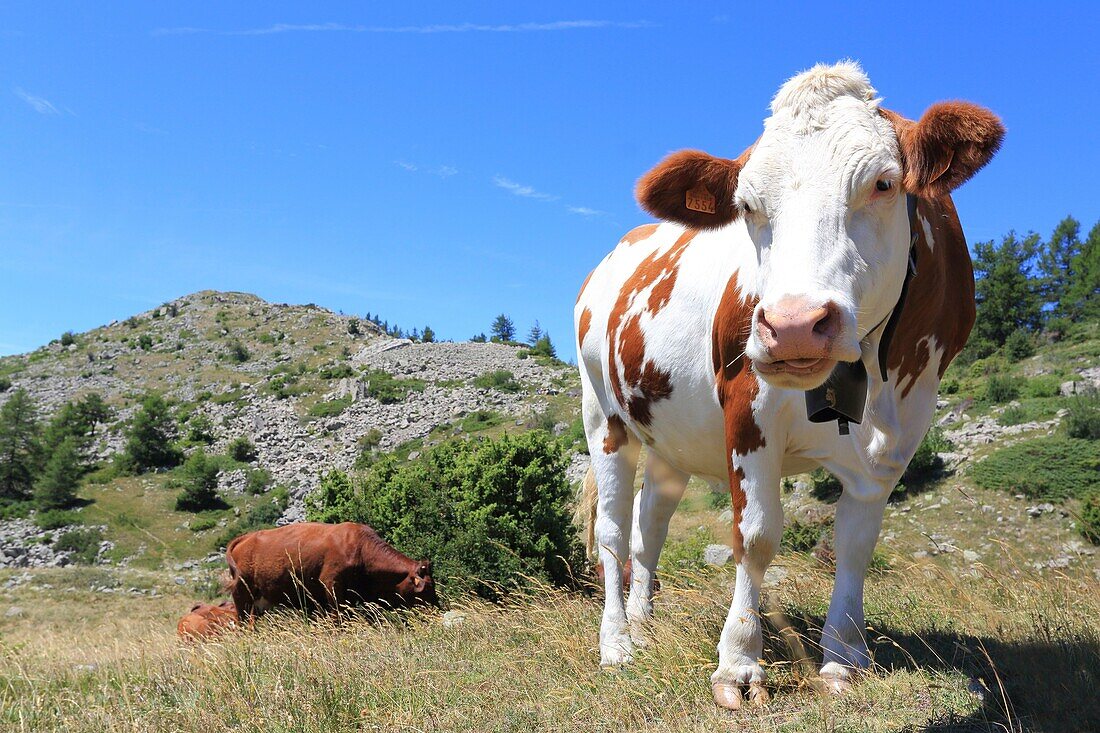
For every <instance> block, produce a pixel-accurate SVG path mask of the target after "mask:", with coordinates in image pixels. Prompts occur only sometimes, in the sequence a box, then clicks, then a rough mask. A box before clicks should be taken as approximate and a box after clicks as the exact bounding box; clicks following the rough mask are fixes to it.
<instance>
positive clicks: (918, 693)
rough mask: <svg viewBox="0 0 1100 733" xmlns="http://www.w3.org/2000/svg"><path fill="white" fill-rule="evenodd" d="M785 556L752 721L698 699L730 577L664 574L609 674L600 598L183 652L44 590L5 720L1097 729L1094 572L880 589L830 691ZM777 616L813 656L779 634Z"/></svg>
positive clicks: (800, 571)
mask: <svg viewBox="0 0 1100 733" xmlns="http://www.w3.org/2000/svg"><path fill="white" fill-rule="evenodd" d="M780 563H781V564H784V565H785V566H786V569H787V571H788V574H787V577H786V579H785V580H784V581H783V582H782V583H781V584H780V585H779V586H778V587H776V588H773V589H770V590H769V591H768V593H767V608H768V609H770V610H771V611H772V612H770V613H769V614H768V619H769V626H770V629H771V632H770V634H769V638H768V639H767V645H766V652H765V656H766V661H767V663H768V665H769V667H770V673H771V676H772V679H771V688H772V693H773V698H774V699H773V702H772V703H771V704H770V705H769V707H767V708H766V709H764V710H760V711H755V710H754V711H742V712H740V713H727V712H725V711H719V710H716V709H715V708H714V706H713V704H712V703H711V700H710V690H709V685H708V675H709V673H710V671H711V670H712V668H713V665H714V643H715V641H716V639H717V636H718V631H719V629H720V626H721V623H722V619H723V617H724V614H725V611H726V607H727V598H728V596H727V593H728V590H727V588H728V584H729V582H730V575H729V574H728V573H727V572H724V571H721V572H716V573H711V574H704V575H678V576H676V575H674V576H666V578H665V579H664V580H665V582H664V590H663V591H662V593H661V596H660V598H659V601H658V606H657V608H658V611H657V618H656V620H655V622H654V623H653V626H652V637H653V643H652V644H651V646H650V647H649V648H648V649H647V650H645V651H643V652H641V653H640V654H639V655H638V658H637V660H636V662H635V663H634V664H633V665H631V666H629V667H628V668H625V669H623V670H621V671H619V672H616V673H607V672H601V671H600V670H599V669H598V667H597V659H598V655H597V653H596V650H595V648H594V647H595V641H596V638H597V628H598V623H599V602H598V599H595V598H590V597H585V596H582V595H576V594H564V593H559V592H555V591H551V590H542V591H540V592H537V593H536V594H534V595H533V596H532V597H530V598H527V599H521V600H516V601H515V602H514V603H512V604H511V605H510V606H508V607H498V606H491V605H486V604H483V603H477V602H472V601H470V602H465V603H455V606H456V607H461V608H462V609H463V610H465V611H466V612H467V614H468V618H467V621H466V622H465V623H463V624H461V625H459V626H456V627H453V628H445V627H444V626H443V625H442V624H441V623H440V621H439V618H438V615H415V616H410V617H408V618H405V619H398V620H394V619H390V620H387V621H384V622H380V623H378V622H370V621H366V620H362V619H359V620H348V621H344V622H342V623H335V624H334V623H328V622H316V621H315V622H313V623H308V622H306V621H304V620H302V619H301V618H298V617H296V616H294V615H289V614H288V615H282V616H277V617H268V618H267V619H265V620H264V621H263V622H262V623H261V624H260V625H259V626H258V628H257V630H256V631H255V632H251V633H249V632H245V633H240V634H236V635H233V636H230V637H226V638H225V639H224V640H222V641H220V642H217V643H210V644H206V645H203V646H200V647H198V648H195V649H181V648H180V647H178V646H177V645H176V644H175V642H174V639H173V638H172V633H173V630H174V627H173V621H174V615H175V614H178V613H182V611H183V609H184V608H185V606H186V601H185V600H184V599H183V598H182V597H176V598H172V599H157V598H153V599H150V598H137V599H122V598H118V599H111V600H110V601H103V600H102V599H99V600H94V601H93V599H92V598H90V597H86V596H83V595H80V594H66V593H53V592H51V593H49V594H46V593H39V594H38V596H39V600H40V602H39V603H37V604H36V605H35V606H34V607H33V608H32V607H30V604H29V603H28V604H27V606H28V613H27V615H26V617H25V618H20V619H15V620H11V619H5V620H4V625H3V627H0V628H3V631H4V636H3V639H4V641H3V644H2V645H0V726H3V727H4V728H5V729H10V730H20V731H48V730H64V731H116V730H117V731H123V730H125V731H209V730H227V729H233V730H243V731H322V730H324V731H328V730H386V731H390V730H425V731H426V730H433V731H435V730H439V731H449V730H456V731H458V730H461V731H467V730H478V731H489V730H492V731H498V730H499V731H521V730H532V731H534V730H539V731H556V730H561V731H565V730H586V731H588V730H592V731H603V730H608V731H610V730H652V731H696V730H716V729H717V730H733V729H736V730H749V731H807V732H808V731H815V732H816V731H918V730H928V731H956V730H958V731H963V730H973V731H1005V730H1013V731H1015V730H1026V731H1052V732H1053V731H1058V732H1059V733H1060V732H1062V731H1086V730H1094V729H1095V727H1094V724H1095V722H1096V721H1098V720H1100V699H1098V697H1097V695H1096V689H1097V684H1098V682H1100V641H1098V640H1100V587H1098V584H1097V582H1096V581H1095V579H1093V578H1091V577H1086V576H1084V575H1080V576H1072V577H1071V576H1065V575H1053V574H1046V575H1039V574H1036V573H1034V572H1032V573H1030V574H1029V573H1028V572H1025V571H1020V572H1019V573H1018V574H1017V575H1016V577H1011V574H1006V573H997V574H996V575H994V574H993V573H983V572H980V571H979V572H978V573H977V574H976V575H974V576H972V577H957V576H955V575H951V574H948V573H945V572H944V571H942V570H941V569H939V568H937V567H936V566H935V565H932V564H920V565H913V566H909V567H904V568H900V569H896V570H894V571H891V572H888V573H885V574H882V575H876V576H873V577H872V578H871V580H870V582H869V585H868V593H867V610H868V623H869V626H870V627H871V628H872V631H871V636H872V639H873V648H874V654H875V660H876V665H877V666H878V669H877V670H876V674H875V675H872V676H869V677H867V678H866V679H864V680H863V681H862V682H860V683H859V684H858V685H857V686H856V687H855V688H854V690H853V691H852V692H851V693H850V694H848V695H846V696H844V697H842V698H830V697H824V696H822V695H820V694H818V693H817V692H816V691H815V687H814V685H813V672H812V671H813V668H814V667H815V666H816V664H818V663H819V661H820V655H819V652H818V651H817V649H816V643H817V640H818V639H819V631H818V630H817V629H818V628H819V627H820V625H821V622H822V620H823V617H824V612H825V609H826V606H827V603H828V594H829V590H830V585H831V578H830V576H829V574H828V573H827V572H826V571H824V570H823V569H822V568H820V567H819V566H816V565H814V564H813V562H812V561H811V560H808V559H806V558H802V557H794V556H782V557H781V558H780ZM22 592H23V593H24V594H27V593H29V591H22ZM28 599H29V597H28ZM19 600H20V601H21V602H26V601H25V600H24V599H19ZM104 604H106V605H104ZM111 604H115V605H111ZM124 604H130V605H133V606H138V608H131V609H130V612H129V616H128V618H129V619H131V620H130V621H128V622H127V624H126V628H125V630H123V629H120V628H119V625H118V624H117V623H112V621H111V618H112V616H113V615H114V613H116V612H118V613H121V612H122V606H123V605H124ZM173 604H178V606H177V607H176V611H175V612H174V613H173V612H171V611H170V608H169V606H172V605H173ZM66 613H67V614H68V617H69V619H70V622H69V623H68V624H66V623H63V622H62V621H61V619H62V618H63V617H64V615H65V614H66ZM170 613H171V617H169V618H166V616H168V615H169V614H170ZM784 618H789V619H790V624H791V626H790V628H788V629H787V630H786V631H785V633H786V634H788V635H790V634H792V633H797V634H799V637H798V638H799V639H800V641H801V644H800V645H801V646H803V647H805V648H806V649H807V650H808V652H809V656H810V657H811V658H812V661H811V662H808V663H799V661H798V657H799V656H801V654H800V653H798V652H797V651H793V650H792V646H791V645H789V644H788V643H786V642H785V641H784V635H783V633H780V632H781V629H780V627H781V626H783V625H784V624H783V621H782V619H784ZM794 646H795V648H797V646H799V645H798V644H796V645H794ZM88 664H94V667H92V668H88V667H87V666H83V665H88ZM972 679H980V680H982V681H983V683H984V684H985V686H986V687H987V688H988V692H987V693H986V694H985V701H984V703H983V702H982V700H981V699H980V698H979V697H978V696H977V695H975V694H973V693H971V692H969V691H968V689H967V688H968V685H970V684H972V682H971V680H972Z"/></svg>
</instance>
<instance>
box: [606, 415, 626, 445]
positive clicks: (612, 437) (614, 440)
mask: <svg viewBox="0 0 1100 733" xmlns="http://www.w3.org/2000/svg"><path fill="white" fill-rule="evenodd" d="M626 441H627V435H626V424H625V423H624V422H623V419H622V418H621V417H619V416H618V415H612V416H611V417H609V418H607V437H606V438H604V439H603V452H604V453H607V454H608V455H610V454H612V453H614V452H615V451H617V450H619V449H620V448H622V447H623V446H624V445H626Z"/></svg>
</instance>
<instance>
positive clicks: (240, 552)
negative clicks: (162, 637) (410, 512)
mask: <svg viewBox="0 0 1100 733" xmlns="http://www.w3.org/2000/svg"><path fill="white" fill-rule="evenodd" d="M225 558H226V561H227V563H228V564H229V572H230V582H229V591H230V593H231V594H232V596H233V602H234V603H236V605H237V609H238V612H239V613H240V615H241V618H242V619H249V620H251V618H252V616H253V615H254V614H255V613H260V612H262V611H264V610H266V609H267V608H270V607H272V606H279V605H286V606H298V607H302V606H304V607H306V608H319V609H323V610H332V609H335V608H339V607H342V606H344V605H348V604H357V603H380V604H383V605H387V606H411V605H415V604H418V603H427V604H432V605H436V604H438V601H439V599H438V597H437V595H436V590H435V581H434V580H433V578H432V569H431V563H430V562H427V561H417V560H413V559H412V558H410V557H408V556H407V555H404V554H402V553H400V552H398V551H397V550H395V549H394V548H393V547H391V546H390V545H389V544H387V543H386V542H385V540H383V539H382V538H381V537H379V536H378V533H377V532H375V531H374V530H373V529H372V528H370V527H368V526H367V525H365V524H356V523H354V522H344V523H343V524H321V523H319V522H301V523H298V524H288V525H286V526H283V527H276V528H275V529H263V530H258V531H256V532H249V533H248V534H245V535H242V536H240V537H238V538H236V539H235V540H233V541H232V542H230V543H229V546H228V547H226V551H225Z"/></svg>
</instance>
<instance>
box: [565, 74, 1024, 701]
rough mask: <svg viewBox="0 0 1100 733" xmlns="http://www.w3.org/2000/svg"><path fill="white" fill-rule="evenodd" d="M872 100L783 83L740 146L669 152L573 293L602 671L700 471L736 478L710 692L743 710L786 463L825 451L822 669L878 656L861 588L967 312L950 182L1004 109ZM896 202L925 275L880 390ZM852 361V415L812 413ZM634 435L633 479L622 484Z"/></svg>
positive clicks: (977, 163)
mask: <svg viewBox="0 0 1100 733" xmlns="http://www.w3.org/2000/svg"><path fill="white" fill-rule="evenodd" d="M879 103H880V100H879V99H878V98H877V97H876V93H875V90H874V89H872V88H871V85H870V83H869V81H868V79H867V76H866V75H865V74H864V73H863V71H862V70H861V69H860V67H859V66H858V65H857V64H855V63H851V62H846V63H841V64H837V65H835V66H817V67H815V68H813V69H811V70H809V71H807V72H805V73H802V74H799V75H798V76H795V77H794V78H792V79H791V80H790V81H788V82H787V83H786V84H784V85H783V87H782V88H781V89H780V90H779V92H778V94H776V96H775V99H774V100H773V101H772V104H771V111H772V114H771V117H769V118H768V119H767V120H766V121H765V122H764V132H763V134H762V135H761V136H760V138H759V139H758V140H757V141H756V142H755V143H754V144H753V145H752V146H751V147H750V148H749V149H748V150H746V151H745V152H744V153H742V154H741V155H740V157H738V158H736V159H725V158H715V157H712V156H710V155H707V154H706V153H702V152H698V151H682V152H679V153H675V154H673V155H670V156H669V157H668V158H666V159H665V160H664V161H663V162H661V163H660V164H659V165H658V166H657V167H656V168H655V169H653V170H652V171H650V172H649V173H648V174H646V175H645V176H644V177H643V178H642V179H641V180H640V181H639V183H638V189H637V196H638V199H639V201H640V203H641V205H642V206H643V207H645V208H646V209H647V210H648V211H649V212H650V213H652V214H653V215H654V216H656V217H658V218H660V219H662V220H665V221H666V222H670V223H661V224H648V225H645V226H641V227H638V228H637V229H634V230H633V231H631V232H630V233H629V234H627V235H626V236H625V237H624V238H623V239H622V241H620V242H619V244H618V246H617V247H616V248H615V249H614V251H612V252H611V253H610V254H609V255H608V256H607V257H606V258H604V260H603V262H601V263H600V265H599V266H598V267H597V268H596V269H595V270H594V271H593V272H592V274H591V275H589V278H588V280H587V281H586V282H585V285H584V286H583V288H582V290H581V294H580V296H579V298H578V301H577V306H576V310H575V321H576V328H577V340H578V353H579V355H580V362H581V379H582V383H583V389H584V398H583V410H584V424H585V432H586V433H587V436H588V443H589V446H590V448H591V454H592V472H593V475H594V478H595V482H596V485H597V493H598V501H597V502H596V510H595V511H596V520H595V521H596V526H595V539H596V542H597V543H598V545H599V555H600V560H601V561H602V563H603V566H604V568H606V572H605V575H604V585H605V606H604V614H603V621H602V625H601V627H600V657H601V662H602V663H603V664H605V665H615V664H619V663H623V662H626V661H629V660H630V659H631V655H632V653H633V649H634V646H635V645H636V644H640V643H641V642H642V641H643V639H644V637H643V628H642V625H641V623H640V622H642V621H644V619H646V618H647V617H648V616H649V615H650V614H651V613H652V591H651V588H652V587H653V586H652V578H653V574H654V572H655V569H656V567H657V559H658V556H659V555H660V553H661V547H662V545H663V544H664V540H665V536H666V534H667V530H668V522H669V519H670V517H671V515H672V513H673V511H674V510H675V508H676V505H677V504H678V503H679V501H680V498H681V496H682V495H683V491H684V487H685V485H686V484H687V481H688V478H689V477H690V476H691V475H696V476H699V477H700V478H702V479H704V480H706V481H708V482H709V483H711V484H712V485H714V486H721V487H728V489H729V492H730V496H731V499H732V504H733V517H734V521H733V551H734V558H735V559H736V561H737V582H736V587H735V589H734V592H733V603H732V606H731V607H730V611H729V616H728V617H727V619H726V622H725V627H724V628H723V629H722V635H721V638H720V640H719V642H718V668H717V670H716V671H715V672H714V674H713V675H712V676H711V681H712V686H713V691H714V698H715V701H716V702H717V703H718V704H719V705H723V706H726V707H738V706H739V705H740V704H741V700H742V690H741V686H742V685H749V696H750V699H752V700H753V701H755V702H763V701H764V700H765V699H766V698H767V693H766V691H765V690H764V687H763V685H762V682H763V680H764V671H763V670H762V669H761V667H760V664H759V662H758V660H759V659H760V656H761V652H762V647H763V642H762V638H761V627H760V618H759V616H758V604H759V600H760V585H761V582H762V580H763V577H764V571H765V570H766V569H767V567H768V564H769V563H770V562H771V560H772V558H773V557H774V556H775V553H776V550H777V549H778V547H779V540H780V536H781V535H782V530H783V510H782V506H781V505H780V500H779V487H780V478H781V477H783V476H785V475H789V474H792V473H799V472H803V471H807V470H809V469H811V468H814V467H816V466H824V467H825V468H826V469H828V470H829V471H830V472H831V473H833V474H835V475H836V476H837V477H838V478H839V479H840V480H841V482H842V483H843V485H844V493H843V496H842V497H841V498H840V501H839V503H838V505H837V512H836V556H837V558H836V559H837V570H836V587H835V589H834V592H833V596H832V603H831V605H830V607H829V613H828V618H827V620H826V624H825V628H824V633H823V639H822V645H823V647H824V650H825V651H824V655H825V659H824V666H823V667H822V669H821V674H822V676H823V677H824V678H825V679H826V680H827V681H829V682H830V683H831V685H832V686H833V687H834V688H835V689H838V690H839V689H843V688H844V687H846V686H847V684H848V681H849V679H850V678H851V675H852V674H853V672H854V671H856V670H859V669H861V668H864V667H866V666H867V665H868V664H869V662H870V659H869V656H868V651H867V644H866V641H865V639H864V636H863V632H864V617H863V583H864V574H865V571H866V568H867V563H868V561H869V559H870V557H871V551H872V550H873V548H874V545H875V542H876V540H877V538H878V534H879V529H880V527H881V524H882V515H883V509H884V507H885V504H886V499H887V496H889V494H890V491H891V489H892V488H893V487H894V485H895V484H896V483H897V481H898V479H899V478H900V476H901V474H902V472H903V471H904V470H905V467H906V465H907V464H908V462H909V460H910V459H911V458H912V456H913V453H914V452H915V451H916V448H917V445H918V444H919V443H920V440H921V438H922V437H923V435H924V433H925V431H926V430H927V428H928V425H929V423H930V421H931V419H932V414H933V410H934V409H935V403H936V390H937V386H938V384H939V380H940V378H941V377H942V375H943V372H944V370H945V369H946V368H947V365H948V363H949V362H950V361H951V359H952V358H953V357H954V356H955V355H956V354H957V353H958V351H959V350H960V349H961V348H962V347H963V345H964V344H965V342H966V339H967V336H968V335H969V333H970V328H971V326H972V325H973V322H974V278H973V272H972V269H971V264H970V256H969V253H968V251H967V248H966V243H965V241H964V239H963V233H962V229H961V227H960V225H959V219H958V216H957V215H956V213H955V209H954V206H953V205H952V202H951V198H950V196H949V194H950V192H951V191H952V190H953V189H955V188H956V187H958V186H959V185H960V184H962V183H963V182H964V181H966V180H967V179H968V178H970V177H971V176H972V175H973V174H974V173H975V172H976V171H977V170H978V169H979V168H981V167H982V166H984V165H985V164H986V163H987V162H988V161H989V159H990V158H991V157H992V156H993V154H994V153H995V152H996V150H997V149H998V147H999V146H1000V143H1001V139H1002V137H1003V135H1004V128H1003V127H1002V125H1001V123H1000V121H999V120H998V119H997V117H996V116H994V115H993V114H992V113H991V112H989V111H988V110H986V109H983V108H981V107H977V106H975V105H972V104H968V103H965V102H946V103H940V104H936V105H934V106H932V107H931V108H929V109H928V111H926V112H925V114H924V115H923V116H922V117H921V119H920V120H919V121H916V122H914V121H911V120H908V119H905V118H904V117H901V116H900V115H898V114H895V113H893V112H890V111H888V110H886V109H883V108H882V107H881V106H880V104H879ZM907 194H910V195H913V196H915V197H917V198H918V206H917V209H916V213H915V215H914V222H915V227H914V228H915V229H916V230H917V231H916V232H915V234H916V235H917V237H916V240H915V241H916V243H915V248H914V250H915V255H916V261H917V274H916V275H915V277H913V279H912V280H911V282H910V283H909V286H908V295H907V297H906V298H905V300H904V302H903V304H902V305H901V308H902V310H901V311H900V321H899V322H898V325H897V328H896V332H895V336H894V338H893V341H892V343H891V344H890V345H889V346H890V347H889V351H888V353H887V359H886V364H885V367H886V369H887V374H888V379H887V381H886V382H884V381H883V380H882V379H881V377H880V364H879V352H878V346H879V342H880V339H881V337H882V332H883V330H884V323H885V322H886V321H887V319H888V317H889V316H890V314H891V313H892V311H893V310H894V308H895V306H896V305H898V304H899V294H900V292H901V289H902V283H903V281H904V279H905V274H906V270H907V264H908V259H909V252H910V217H909V214H908V212H907V205H906V195H907ZM860 359H862V361H863V363H864V364H865V365H866V368H867V372H868V373H869V375H870V376H869V379H870V381H869V386H868V387H867V402H866V409H865V411H864V414H863V415H862V422H861V424H859V425H853V426H852V430H851V434H850V435H841V434H839V433H840V431H838V426H837V424H836V423H824V424H814V423H811V422H809V421H808V419H807V408H806V402H805V397H804V392H805V391H806V390H810V389H813V388H815V387H818V386H819V385H821V384H823V383H824V381H825V380H826V378H827V377H828V376H829V374H830V372H831V371H832V370H833V368H834V367H835V366H836V364H837V363H838V362H840V361H846V362H854V361H858V360H860ZM642 443H645V445H646V446H647V449H648V451H647V455H648V459H647V464H646V470H645V479H644V483H643V488H642V490H641V491H640V492H639V493H638V495H637V497H636V498H633V477H634V473H635V469H636V466H637V461H638V455H639V447H640V445H641V444H642ZM632 499H633V501H632ZM632 517H633V524H632ZM627 557H632V559H633V563H632V564H633V577H632V582H631V585H630V597H629V600H628V601H627V602H626V603H625V604H624V602H623V591H622V576H621V568H622V563H623V562H624V561H625V560H626V559H627Z"/></svg>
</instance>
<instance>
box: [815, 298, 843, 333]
mask: <svg viewBox="0 0 1100 733" xmlns="http://www.w3.org/2000/svg"><path fill="white" fill-rule="evenodd" d="M821 311H822V313H821V316H820V317H819V318H818V319H817V320H816V321H814V328H813V331H814V333H815V334H817V335H818V336H825V337H832V336H835V335H836V332H837V324H838V322H839V320H838V318H837V309H836V305H834V304H833V303H826V304H825V305H824V306H823V307H822V308H821Z"/></svg>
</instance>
